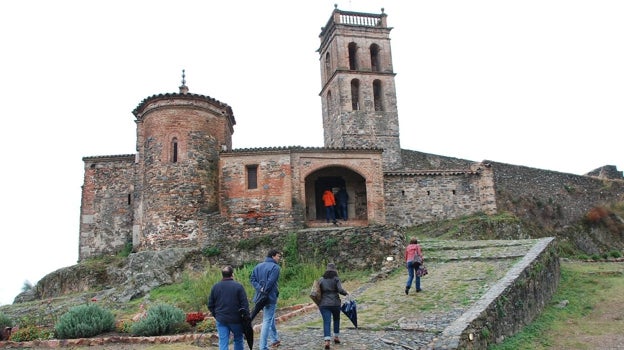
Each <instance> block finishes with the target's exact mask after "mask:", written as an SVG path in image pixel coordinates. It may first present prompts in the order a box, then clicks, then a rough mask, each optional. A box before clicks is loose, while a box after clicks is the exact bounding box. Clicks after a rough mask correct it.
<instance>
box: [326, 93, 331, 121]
mask: <svg viewBox="0 0 624 350" xmlns="http://www.w3.org/2000/svg"><path fill="white" fill-rule="evenodd" d="M325 104H326V105H327V117H328V118H329V116H330V115H331V111H332V93H331V90H330V91H327V103H325Z"/></svg>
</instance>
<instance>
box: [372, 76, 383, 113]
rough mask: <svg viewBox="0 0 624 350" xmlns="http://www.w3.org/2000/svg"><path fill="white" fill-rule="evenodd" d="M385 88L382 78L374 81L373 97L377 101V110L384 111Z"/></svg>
mask: <svg viewBox="0 0 624 350" xmlns="http://www.w3.org/2000/svg"><path fill="white" fill-rule="evenodd" d="M382 96H383V89H382V88H381V80H375V81H373V99H374V101H375V111H383V110H384V107H383V98H382Z"/></svg>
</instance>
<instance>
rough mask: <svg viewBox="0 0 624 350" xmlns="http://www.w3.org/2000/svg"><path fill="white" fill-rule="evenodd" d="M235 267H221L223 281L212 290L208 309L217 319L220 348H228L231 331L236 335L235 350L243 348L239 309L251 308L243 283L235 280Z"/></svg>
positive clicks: (220, 349) (225, 349)
mask: <svg viewBox="0 0 624 350" xmlns="http://www.w3.org/2000/svg"><path fill="white" fill-rule="evenodd" d="M233 275H234V269H233V268H232V266H229V265H228V266H225V267H224V268H223V269H221V276H223V278H222V279H221V281H219V282H217V284H215V285H214V286H212V289H211V290H210V297H209V298H208V310H210V313H211V314H212V316H213V317H214V318H215V320H216V321H217V334H218V335H219V350H228V344H229V342H230V333H232V334H233V335H234V350H243V323H242V322H243V321H242V319H241V316H240V312H239V310H240V309H241V308H244V309H245V310H249V301H247V294H246V293H245V288H244V287H243V285H242V284H240V283H238V282H236V281H234V277H233Z"/></svg>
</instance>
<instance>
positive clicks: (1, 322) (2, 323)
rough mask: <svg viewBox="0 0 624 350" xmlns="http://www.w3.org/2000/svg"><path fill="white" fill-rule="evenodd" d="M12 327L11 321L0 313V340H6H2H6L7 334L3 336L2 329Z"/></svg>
mask: <svg viewBox="0 0 624 350" xmlns="http://www.w3.org/2000/svg"><path fill="white" fill-rule="evenodd" d="M11 327H13V321H11V319H10V318H9V316H7V315H5V314H3V313H2V312H0V340H6V339H4V338H8V334H6V335H5V333H4V329H5V328H11Z"/></svg>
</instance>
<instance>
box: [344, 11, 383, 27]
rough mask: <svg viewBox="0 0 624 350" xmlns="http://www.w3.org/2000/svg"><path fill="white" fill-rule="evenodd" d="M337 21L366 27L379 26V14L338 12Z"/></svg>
mask: <svg viewBox="0 0 624 350" xmlns="http://www.w3.org/2000/svg"><path fill="white" fill-rule="evenodd" d="M337 23H342V24H352V25H359V26H367V27H379V26H381V23H382V21H381V15H372V14H370V15H369V14H361V13H358V14H354V13H340V14H339V16H338V21H337Z"/></svg>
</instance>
